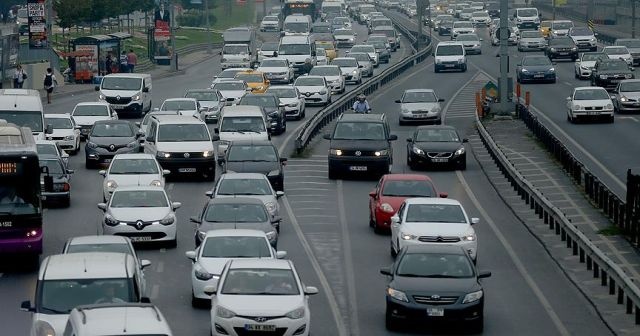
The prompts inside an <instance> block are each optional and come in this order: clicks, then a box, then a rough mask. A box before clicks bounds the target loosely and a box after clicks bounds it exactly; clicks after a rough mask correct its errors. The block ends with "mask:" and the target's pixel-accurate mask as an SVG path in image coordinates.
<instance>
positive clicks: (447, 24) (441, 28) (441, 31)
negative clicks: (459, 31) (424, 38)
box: [437, 19, 455, 36]
mask: <svg viewBox="0 0 640 336" xmlns="http://www.w3.org/2000/svg"><path fill="white" fill-rule="evenodd" d="M454 22H455V21H454V20H453V19H444V20H442V21H440V23H439V24H438V29H437V30H438V35H439V36H446V35H449V36H451V31H452V30H453V23H454Z"/></svg>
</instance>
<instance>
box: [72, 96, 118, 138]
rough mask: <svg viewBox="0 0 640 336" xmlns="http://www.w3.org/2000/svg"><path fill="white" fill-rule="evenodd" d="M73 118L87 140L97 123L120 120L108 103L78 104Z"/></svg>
mask: <svg viewBox="0 0 640 336" xmlns="http://www.w3.org/2000/svg"><path fill="white" fill-rule="evenodd" d="M71 117H73V120H74V121H75V122H76V125H78V126H80V135H81V136H82V137H83V138H86V137H87V135H88V134H89V132H90V131H91V127H93V124H95V123H96V121H98V120H112V119H118V114H117V113H116V111H114V110H113V108H112V107H111V105H109V103H107V102H90V103H89V102H88V103H78V104H77V105H76V106H75V107H74V108H73V111H72V112H71Z"/></svg>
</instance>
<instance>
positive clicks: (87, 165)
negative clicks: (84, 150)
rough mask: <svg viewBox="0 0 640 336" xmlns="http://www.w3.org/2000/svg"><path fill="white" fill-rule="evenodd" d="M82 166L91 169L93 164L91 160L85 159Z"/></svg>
mask: <svg viewBox="0 0 640 336" xmlns="http://www.w3.org/2000/svg"><path fill="white" fill-rule="evenodd" d="M84 167H85V168H87V169H93V168H94V167H95V165H94V164H93V162H91V160H87V161H86V162H85V164H84Z"/></svg>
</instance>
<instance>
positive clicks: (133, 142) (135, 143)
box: [127, 141, 138, 148]
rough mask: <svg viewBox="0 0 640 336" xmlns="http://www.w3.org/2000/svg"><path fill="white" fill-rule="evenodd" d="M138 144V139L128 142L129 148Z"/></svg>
mask: <svg viewBox="0 0 640 336" xmlns="http://www.w3.org/2000/svg"><path fill="white" fill-rule="evenodd" d="M137 145H138V142H137V141H132V142H130V143H128V144H127V148H135V147H136V146H137Z"/></svg>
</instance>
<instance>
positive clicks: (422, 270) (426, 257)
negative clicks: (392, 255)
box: [396, 253, 474, 278]
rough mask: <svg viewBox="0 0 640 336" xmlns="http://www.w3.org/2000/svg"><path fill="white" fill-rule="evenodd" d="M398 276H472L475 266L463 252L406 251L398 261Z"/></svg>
mask: <svg viewBox="0 0 640 336" xmlns="http://www.w3.org/2000/svg"><path fill="white" fill-rule="evenodd" d="M396 275H397V276H406V277H424V278H471V277H473V276H474V271H473V266H472V265H471V263H470V262H469V260H468V259H467V257H466V256H464V255H462V254H444V253H406V254H404V255H403V256H402V259H400V261H399V262H398V268H397V270H396Z"/></svg>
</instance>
